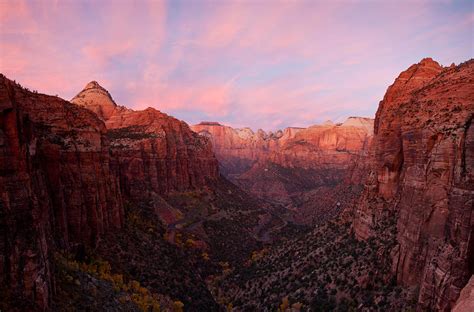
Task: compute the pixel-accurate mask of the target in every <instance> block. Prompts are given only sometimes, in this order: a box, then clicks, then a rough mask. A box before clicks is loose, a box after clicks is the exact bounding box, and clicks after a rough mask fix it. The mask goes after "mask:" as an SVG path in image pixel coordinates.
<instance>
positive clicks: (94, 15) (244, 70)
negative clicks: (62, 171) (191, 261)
mask: <svg viewBox="0 0 474 312" xmlns="http://www.w3.org/2000/svg"><path fill="white" fill-rule="evenodd" d="M473 3H474V2H473V1H306V2H305V1H269V0H268V1H266V0H258V1H257V0H253V1H196V0H195V1H169V2H156V1H150V2H148V1H133V2H132V1H72V0H67V1H39V0H38V1H20V0H15V1H13V0H12V1H5V0H0V71H1V72H2V73H3V74H5V75H6V76H7V77H8V78H10V79H15V80H16V81H18V82H20V83H21V84H22V85H24V86H26V87H29V88H30V89H36V90H38V91H40V92H43V93H47V94H53V95H54V94H58V95H59V96H61V97H63V98H65V99H71V98H72V97H73V96H74V95H75V94H76V93H78V92H79V91H80V90H81V89H82V88H83V87H84V86H85V85H86V83H87V82H89V81H91V80H96V81H98V82H99V83H100V84H101V85H102V86H103V87H105V88H106V89H108V90H109V91H110V93H111V94H112V96H113V97H114V99H115V101H116V102H117V103H118V104H120V105H125V106H127V107H130V108H134V109H142V108H146V107H148V106H151V107H155V108H157V109H159V110H161V111H163V112H166V113H168V114H170V115H173V116H175V117H177V118H179V119H183V120H185V121H186V122H188V123H191V124H193V123H197V122H199V121H202V120H208V121H220V122H221V123H224V124H228V125H232V126H238V127H240V126H250V127H252V128H253V129H257V128H263V129H265V130H274V129H277V128H283V127H287V126H308V125H311V124H315V123H318V122H321V121H324V120H326V119H331V120H333V121H336V122H337V121H343V120H344V119H345V118H347V117H348V116H367V117H373V116H374V114H375V111H376V109H377V106H378V102H379V100H381V99H382V97H383V95H384V93H385V90H386V88H387V87H388V85H389V84H391V83H392V82H393V80H394V79H395V77H396V76H397V75H398V74H399V73H400V71H402V70H404V69H406V68H407V67H408V66H410V65H411V64H413V63H417V62H418V61H420V60H421V59H422V58H424V57H427V56H429V57H432V58H433V59H435V60H437V61H438V62H440V63H441V64H442V65H445V66H447V65H450V64H451V63H453V62H454V63H456V64H458V63H460V62H463V61H466V60H468V59H469V58H472V57H473V55H474V42H473V41H474V38H473V37H474V35H473V27H474V9H473Z"/></svg>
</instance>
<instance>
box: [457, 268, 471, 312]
mask: <svg viewBox="0 0 474 312" xmlns="http://www.w3.org/2000/svg"><path fill="white" fill-rule="evenodd" d="M470 311H474V275H473V276H471V279H470V280H469V282H468V283H467V284H466V286H464V288H463V289H462V290H461V295H460V296H459V299H458V300H457V301H456V305H455V306H454V308H453V312H470Z"/></svg>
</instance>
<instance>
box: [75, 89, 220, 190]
mask: <svg viewBox="0 0 474 312" xmlns="http://www.w3.org/2000/svg"><path fill="white" fill-rule="evenodd" d="M71 102H72V103H74V104H77V105H79V106H82V107H84V108H87V109H89V110H91V111H93V112H94V113H96V114H97V116H98V117H99V118H100V119H101V120H103V121H104V123H105V126H106V128H107V129H108V138H109V140H110V144H111V151H112V157H111V162H112V167H113V168H114V170H115V171H116V172H117V173H118V176H119V178H120V181H121V183H122V185H121V187H122V190H123V191H124V192H125V194H126V195H129V196H131V197H132V198H139V197H143V196H151V197H153V196H155V195H156V194H165V193H168V192H170V191H179V190H186V189H189V188H196V187H203V186H205V185H207V184H208V183H212V182H213V181H214V180H216V179H217V177H218V175H219V172H218V168H217V160H216V158H215V156H214V152H213V150H212V147H211V144H210V142H209V141H208V140H207V139H206V138H203V137H201V136H199V135H197V134H196V133H194V132H193V131H191V129H190V128H189V126H188V125H187V124H186V123H185V122H183V121H180V120H178V119H176V118H173V117H171V116H168V115H166V114H164V113H162V112H160V111H158V110H156V109H154V108H147V109H145V110H142V111H135V110H131V109H128V108H125V107H122V106H118V105H117V104H116V103H115V102H114V100H113V99H112V97H111V96H110V94H109V92H107V91H106V90H105V89H104V88H102V87H101V86H100V85H99V84H98V83H97V82H95V81H93V82H90V83H88V84H87V85H86V87H85V88H84V89H83V90H82V91H81V92H79V94H77V95H76V96H75V97H74V98H73V99H72V100H71Z"/></svg>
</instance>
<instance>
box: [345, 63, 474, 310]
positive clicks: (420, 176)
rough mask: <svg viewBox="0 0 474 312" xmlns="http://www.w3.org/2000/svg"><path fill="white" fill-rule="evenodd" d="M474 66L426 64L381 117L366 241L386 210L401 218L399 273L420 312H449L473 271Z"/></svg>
mask: <svg viewBox="0 0 474 312" xmlns="http://www.w3.org/2000/svg"><path fill="white" fill-rule="evenodd" d="M473 114H474V60H470V61H468V62H465V63H463V64H460V65H459V66H451V67H449V68H443V67H442V66H440V65H439V64H438V63H437V62H435V61H433V60H432V59H429V58H428V59H423V60H422V61H421V62H420V63H418V64H415V65H412V66H411V67H409V68H408V69H407V70H406V71H404V72H402V73H401V74H400V75H399V76H398V78H397V79H396V80H395V82H394V83H393V84H392V85H391V86H390V87H389V88H388V90H387V93H386V94H385V97H384V99H383V100H382V101H381V102H380V105H379V109H378V111H377V114H376V118H375V127H374V138H373V144H372V145H371V149H370V156H369V159H368V162H369V164H368V168H370V170H369V173H368V177H367V179H366V182H365V190H364V192H363V195H362V196H361V198H360V200H359V203H358V205H357V207H356V209H355V215H354V220H353V227H354V230H355V233H356V235H357V236H358V237H359V238H360V239H365V238H367V237H369V236H370V235H371V227H372V226H374V225H375V224H376V223H377V220H378V219H379V218H381V217H382V216H383V211H384V210H389V211H393V212H395V213H396V214H397V215H398V222H397V229H398V234H397V240H398V246H397V247H396V248H395V249H394V250H393V272H394V274H396V277H397V280H398V282H399V283H401V284H403V285H407V286H417V287H419V297H418V302H419V305H420V307H421V308H427V309H432V310H437V311H445V310H449V309H450V308H451V307H452V306H453V305H454V303H455V302H456V299H457V298H458V297H459V294H460V291H461V289H462V287H463V286H464V285H466V283H467V282H468V280H469V278H470V277H471V275H472V274H473V273H474V239H473V237H474V235H473V234H474V218H473V204H474V127H473V125H472V124H473Z"/></svg>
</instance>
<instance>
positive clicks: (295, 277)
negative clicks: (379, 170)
mask: <svg viewBox="0 0 474 312" xmlns="http://www.w3.org/2000/svg"><path fill="white" fill-rule="evenodd" d="M384 216H385V218H384V220H383V221H382V222H380V223H379V224H378V225H377V227H376V228H374V231H375V232H376V233H377V234H378V235H376V236H374V237H372V238H371V239H368V240H367V241H358V240H357V239H356V238H355V236H354V233H353V232H351V231H350V223H348V222H345V223H344V222H342V221H341V219H336V220H334V221H329V222H326V223H324V224H322V225H320V226H317V227H316V228H315V229H314V230H313V231H311V232H310V233H308V234H307V235H305V236H303V237H301V238H299V239H290V240H287V241H284V242H281V243H280V244H278V245H276V246H274V247H272V248H269V249H265V250H262V251H261V253H260V254H255V255H254V257H253V259H251V260H249V263H248V266H246V267H242V268H239V269H236V270H234V271H232V272H230V273H227V274H225V275H223V276H220V277H219V278H216V279H215V280H214V281H213V285H214V287H215V288H214V291H215V293H216V297H218V298H220V300H221V301H223V302H227V303H231V304H232V306H233V307H234V310H233V311H276V310H277V309H278V308H280V309H281V310H282V311H286V309H287V308H291V307H293V308H295V309H296V310H298V309H301V311H330V310H337V311H347V310H350V309H354V310H371V311H400V310H404V309H406V308H408V307H409V306H410V304H409V293H408V292H407V291H406V290H403V289H402V288H400V287H397V286H396V283H395V280H394V279H393V275H392V274H391V258H390V251H391V248H393V246H394V245H395V244H396V240H395V237H396V236H395V235H396V227H395V217H394V216H393V215H391V214H390V213H388V212H386V213H385V214H384Z"/></svg>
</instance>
